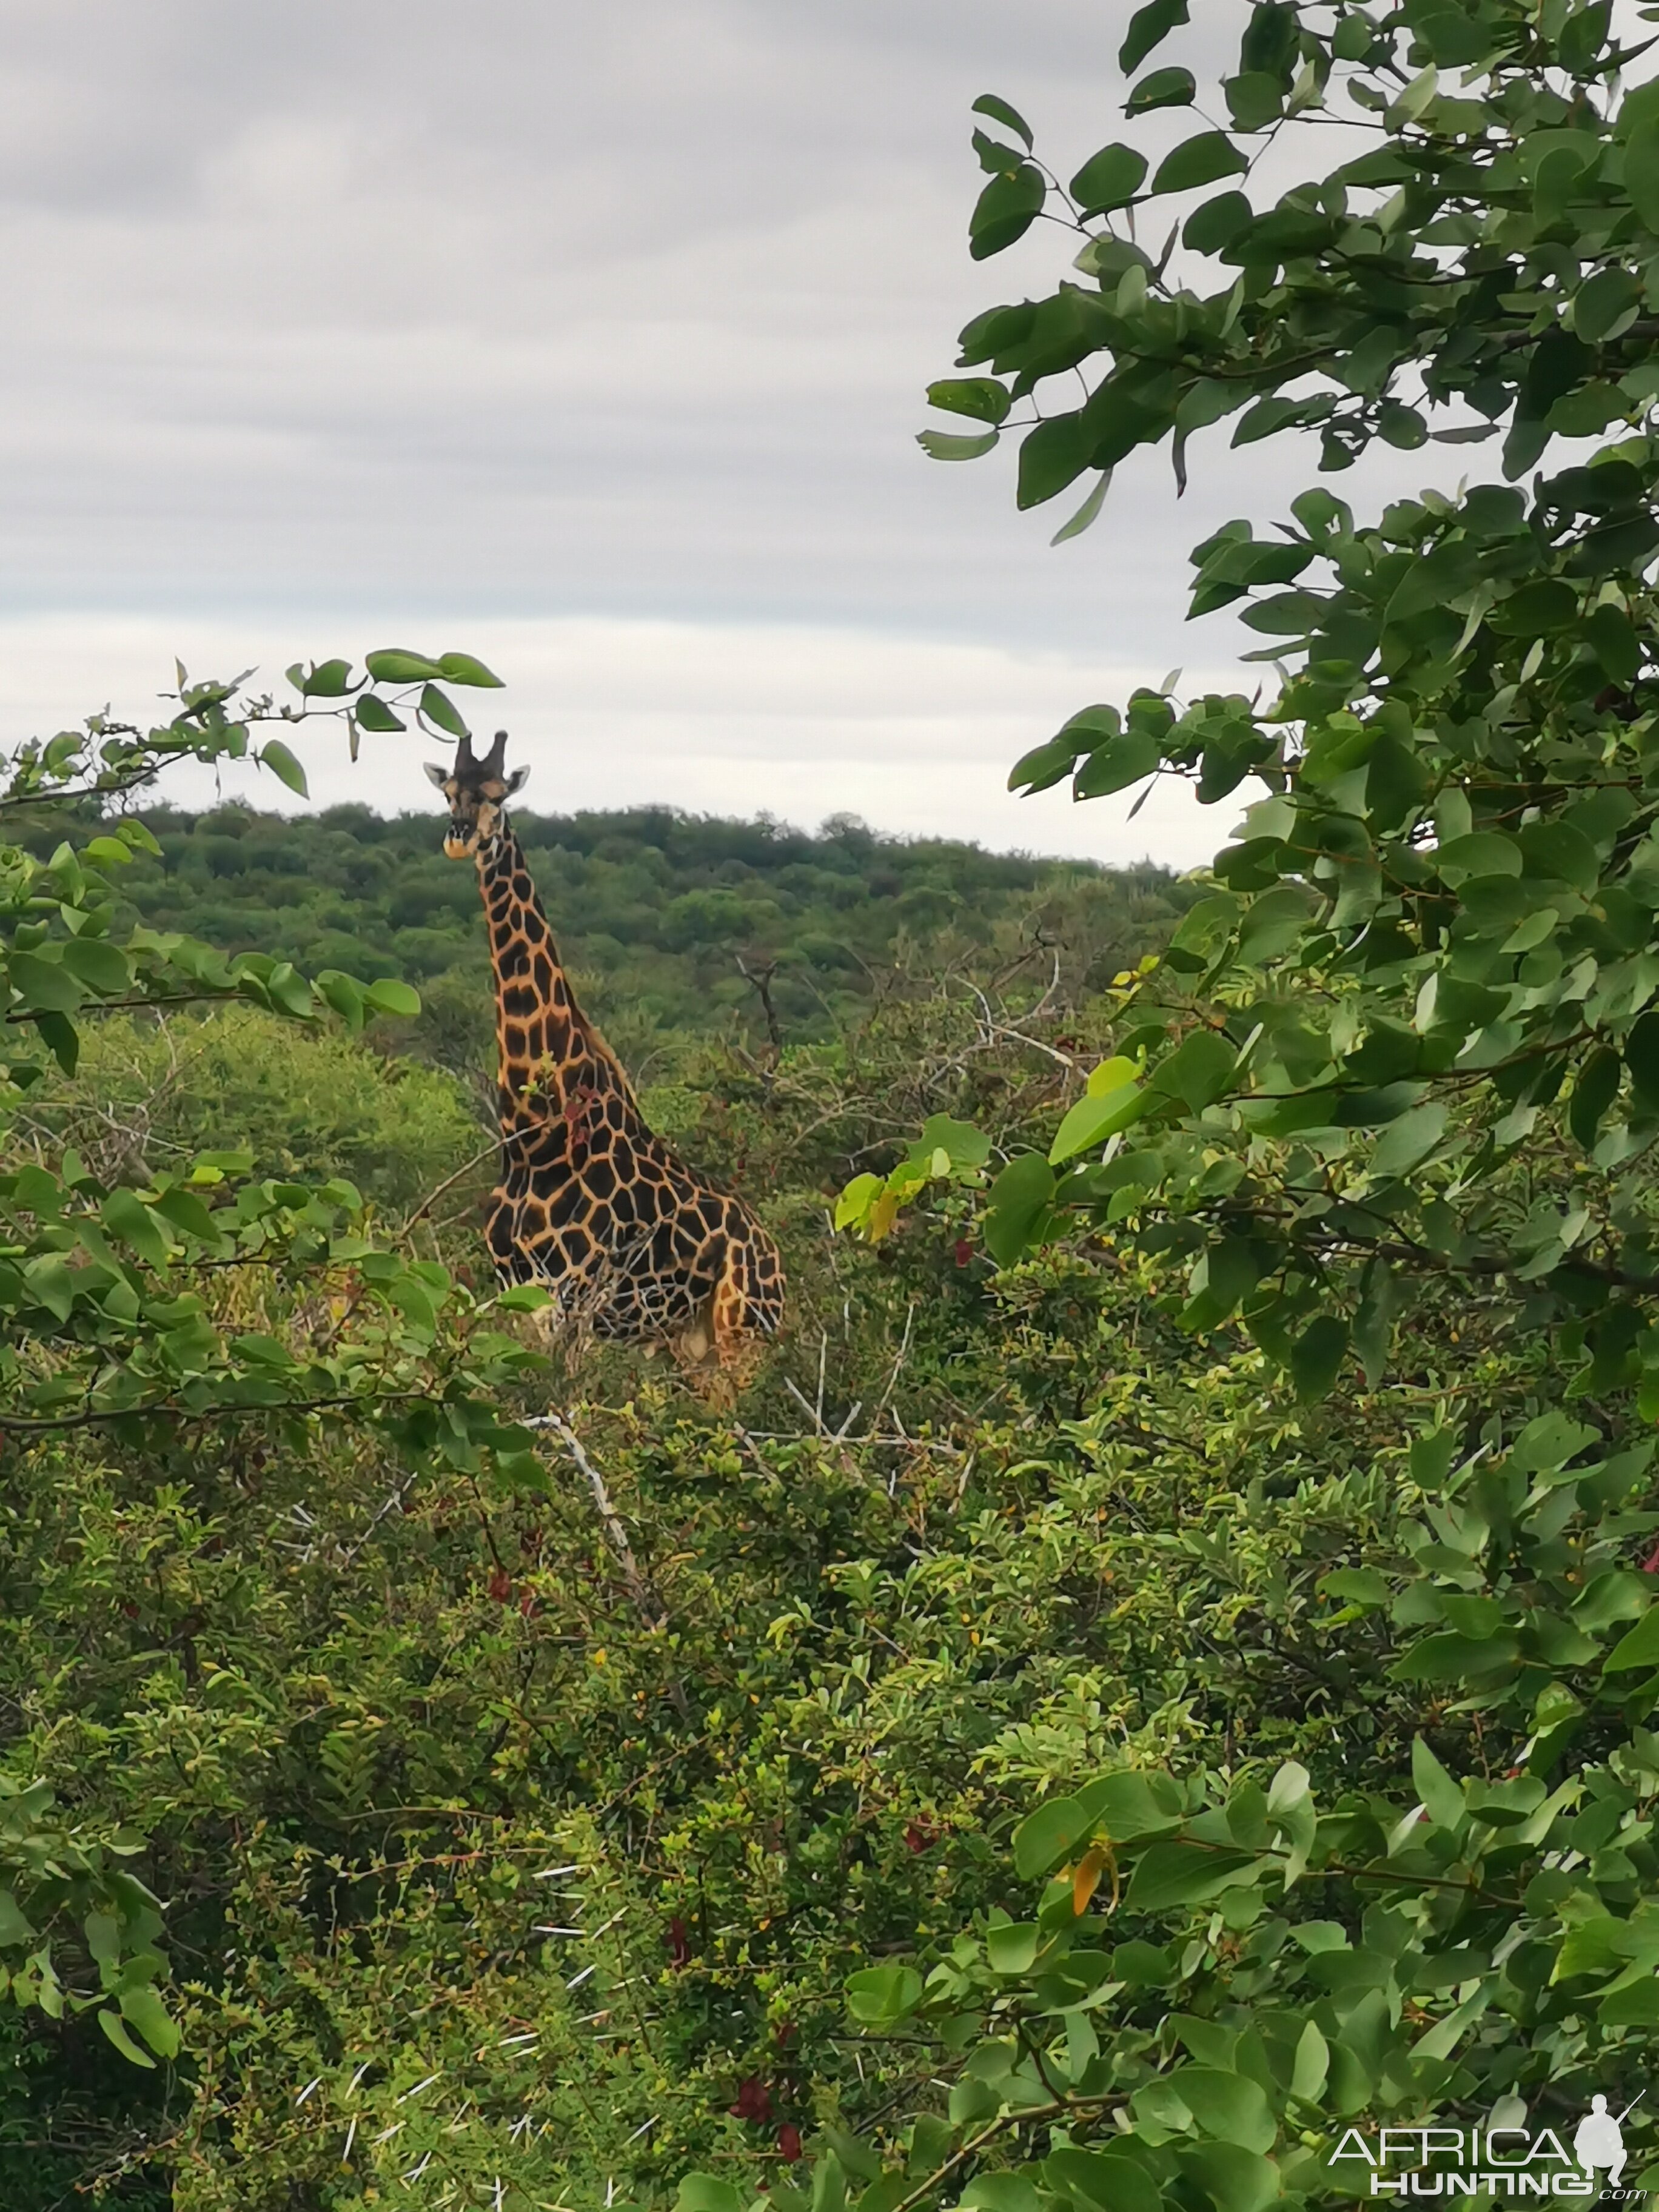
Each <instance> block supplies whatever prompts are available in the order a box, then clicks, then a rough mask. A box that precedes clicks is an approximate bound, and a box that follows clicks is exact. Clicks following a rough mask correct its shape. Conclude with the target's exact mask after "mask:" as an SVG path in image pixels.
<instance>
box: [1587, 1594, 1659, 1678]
mask: <svg viewBox="0 0 1659 2212" xmlns="http://www.w3.org/2000/svg"><path fill="white" fill-rule="evenodd" d="M1638 1667H1640V1668H1650V1667H1659V1606H1656V1607H1654V1608H1653V1610H1652V1611H1651V1612H1650V1613H1644V1614H1643V1615H1642V1618H1641V1619H1640V1620H1638V1622H1637V1624H1636V1626H1635V1627H1634V1628H1632V1630H1631V1631H1630V1632H1629V1633H1628V1634H1626V1635H1625V1636H1621V1637H1620V1639H1619V1641H1618V1643H1617V1644H1614V1645H1613V1649H1612V1650H1611V1651H1609V1652H1608V1654H1607V1657H1606V1658H1605V1659H1604V1660H1603V1661H1602V1662H1601V1672H1602V1673H1603V1674H1630V1673H1632V1672H1634V1670H1635V1669H1636V1668H1638Z"/></svg>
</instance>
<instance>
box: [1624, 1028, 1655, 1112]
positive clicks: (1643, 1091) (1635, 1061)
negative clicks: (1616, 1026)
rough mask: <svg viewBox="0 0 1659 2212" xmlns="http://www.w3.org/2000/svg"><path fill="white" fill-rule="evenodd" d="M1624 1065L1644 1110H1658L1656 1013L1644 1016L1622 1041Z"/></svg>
mask: <svg viewBox="0 0 1659 2212" xmlns="http://www.w3.org/2000/svg"><path fill="white" fill-rule="evenodd" d="M1625 1065H1626V1067H1627V1068H1629V1070H1630V1079H1631V1083H1632V1087H1633V1088H1634V1090H1635V1092H1636V1095H1637V1097H1638V1098H1639V1099H1640V1100H1641V1102H1642V1103H1643V1105H1644V1106H1646V1107H1648V1108H1650V1109H1656V1108H1659V1013H1652V1014H1644V1015H1643V1016H1642V1018H1641V1019H1640V1020H1639V1021H1638V1022H1635V1023H1633V1024H1632V1026H1631V1032H1630V1035H1629V1036H1627V1037H1626V1039H1625Z"/></svg>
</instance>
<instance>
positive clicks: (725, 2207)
mask: <svg viewBox="0 0 1659 2212" xmlns="http://www.w3.org/2000/svg"><path fill="white" fill-rule="evenodd" d="M674 2203H675V2208H676V2212H744V2199H743V2197H741V2196H740V2195H739V2194H738V2191H736V2190H735V2189H733V2187H732V2185H731V2183H730V2182H729V2181H721V2180H720V2179H719V2177H718V2176H717V2175H715V2174H712V2173H685V2174H682V2175H681V2177H680V2189H679V2195H678V2197H676V2198H675V2200H674Z"/></svg>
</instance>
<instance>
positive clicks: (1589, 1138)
mask: <svg viewBox="0 0 1659 2212" xmlns="http://www.w3.org/2000/svg"><path fill="white" fill-rule="evenodd" d="M1623 1068H1624V1063H1623V1062H1622V1061H1621V1060H1620V1057H1619V1055H1618V1054H1617V1053H1616V1052H1614V1051H1613V1048H1612V1047H1611V1045H1598V1046H1597V1047H1596V1048H1595V1051H1594V1052H1592V1053H1591V1054H1590V1055H1589V1059H1588V1060H1586V1061H1585V1062H1584V1064H1583V1066H1582V1067H1581V1068H1580V1069H1579V1071H1578V1073H1577V1077H1576V1078H1575V1079H1574V1081H1573V1086H1572V1096H1571V1098H1570V1099H1569V1100H1568V1102H1567V1121H1568V1125H1569V1127H1571V1130H1572V1133H1573V1137H1574V1139H1575V1140H1576V1141H1577V1143H1578V1144H1579V1145H1581V1146H1583V1149H1584V1151H1585V1152H1589V1151H1590V1150H1592V1149H1593V1147H1594V1146H1595V1139H1596V1135H1597V1133H1598V1132H1599V1130H1600V1128H1601V1117H1602V1115H1604V1114H1605V1113H1606V1112H1607V1109H1608V1107H1609V1106H1611V1105H1612V1103H1613V1100H1614V1099H1615V1098H1616V1097H1618V1095H1619V1079H1620V1075H1621V1073H1623Z"/></svg>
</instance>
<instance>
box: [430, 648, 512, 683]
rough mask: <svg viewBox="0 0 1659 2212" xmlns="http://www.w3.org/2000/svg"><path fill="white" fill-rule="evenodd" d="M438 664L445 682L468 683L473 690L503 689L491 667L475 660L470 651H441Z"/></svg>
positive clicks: (499, 679)
mask: <svg viewBox="0 0 1659 2212" xmlns="http://www.w3.org/2000/svg"><path fill="white" fill-rule="evenodd" d="M438 665H439V667H440V668H441V670H442V671H443V673H444V680H445V682H446V683H447V684H471V686H472V688H473V689H474V690H482V691H500V690H504V689H505V686H504V685H503V684H502V683H501V678H500V677H499V676H497V675H496V674H495V671H494V670H493V669H489V668H486V667H485V666H484V665H483V661H482V660H475V659H473V657H472V655H471V653H441V654H440V655H439V659H438Z"/></svg>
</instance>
